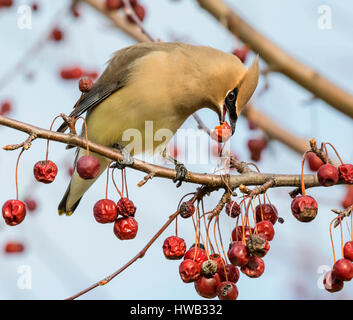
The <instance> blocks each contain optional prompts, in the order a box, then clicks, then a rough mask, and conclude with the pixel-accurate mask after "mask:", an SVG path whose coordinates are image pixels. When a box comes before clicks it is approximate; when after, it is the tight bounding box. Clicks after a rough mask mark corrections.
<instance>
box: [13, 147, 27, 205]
mask: <svg viewBox="0 0 353 320" xmlns="http://www.w3.org/2000/svg"><path fill="white" fill-rule="evenodd" d="M24 150H25V149H24V148H22V149H21V152H20V153H19V155H18V157H17V161H16V170H15V184H16V200H18V174H17V172H18V164H19V162H20V158H21V155H22V153H23V151H24Z"/></svg>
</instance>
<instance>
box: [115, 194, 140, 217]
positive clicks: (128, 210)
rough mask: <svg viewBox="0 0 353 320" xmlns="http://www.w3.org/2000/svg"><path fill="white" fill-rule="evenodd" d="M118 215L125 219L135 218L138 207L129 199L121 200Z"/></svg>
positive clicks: (118, 205)
mask: <svg viewBox="0 0 353 320" xmlns="http://www.w3.org/2000/svg"><path fill="white" fill-rule="evenodd" d="M117 209H118V214H119V215H121V216H124V217H134V216H135V212H136V207H135V205H134V203H133V202H132V201H131V200H130V199H129V198H120V200H119V201H118V203H117Z"/></svg>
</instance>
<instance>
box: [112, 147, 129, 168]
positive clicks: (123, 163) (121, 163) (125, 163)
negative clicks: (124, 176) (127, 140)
mask: <svg viewBox="0 0 353 320" xmlns="http://www.w3.org/2000/svg"><path fill="white" fill-rule="evenodd" d="M113 148H114V149H117V150H119V151H120V152H121V154H122V156H123V159H122V160H117V161H115V163H113V164H112V165H111V166H110V168H118V169H121V170H122V169H125V167H126V166H130V165H132V164H133V163H134V159H133V157H132V156H131V154H130V153H129V151H127V150H126V149H125V148H124V147H123V146H121V145H120V144H114V145H113Z"/></svg>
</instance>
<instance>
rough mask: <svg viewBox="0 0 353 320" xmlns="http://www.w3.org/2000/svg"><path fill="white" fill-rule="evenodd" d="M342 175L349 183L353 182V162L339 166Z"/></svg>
mask: <svg viewBox="0 0 353 320" xmlns="http://www.w3.org/2000/svg"><path fill="white" fill-rule="evenodd" d="M338 171H339V174H340V177H341V178H342V179H343V180H344V181H346V182H347V183H353V164H349V163H348V164H341V165H340V166H339V167H338Z"/></svg>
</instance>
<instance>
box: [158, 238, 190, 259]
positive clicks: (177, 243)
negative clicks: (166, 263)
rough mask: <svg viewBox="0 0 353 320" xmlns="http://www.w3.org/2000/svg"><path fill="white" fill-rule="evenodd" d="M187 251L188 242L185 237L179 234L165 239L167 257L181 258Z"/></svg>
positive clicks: (164, 250)
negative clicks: (180, 236)
mask: <svg viewBox="0 0 353 320" xmlns="http://www.w3.org/2000/svg"><path fill="white" fill-rule="evenodd" d="M185 251H186V243H185V241H184V239H182V238H179V237H177V236H171V237H168V238H167V239H165V240H164V243H163V253H164V256H165V257H166V258H167V259H170V260H178V259H181V258H182V257H183V256H184V254H185Z"/></svg>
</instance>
